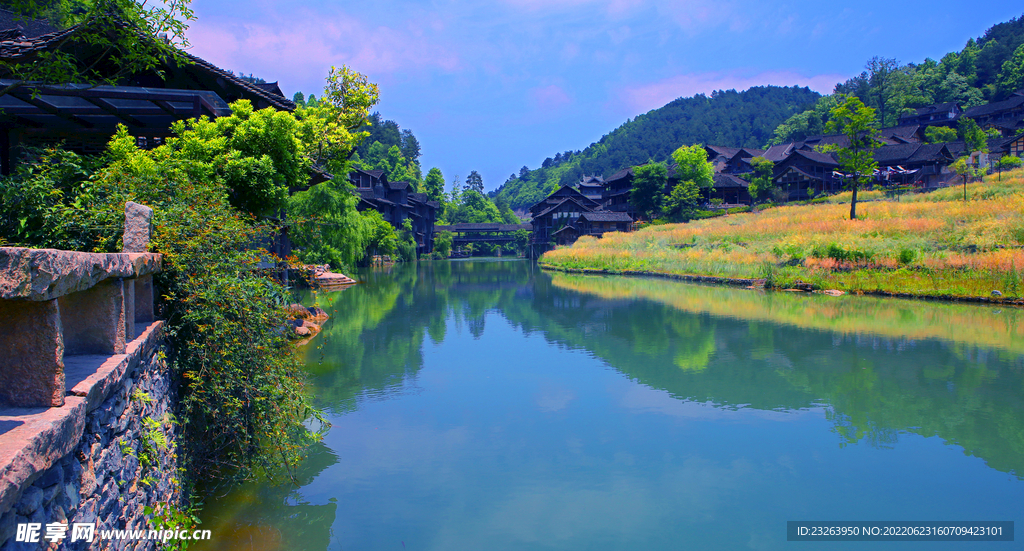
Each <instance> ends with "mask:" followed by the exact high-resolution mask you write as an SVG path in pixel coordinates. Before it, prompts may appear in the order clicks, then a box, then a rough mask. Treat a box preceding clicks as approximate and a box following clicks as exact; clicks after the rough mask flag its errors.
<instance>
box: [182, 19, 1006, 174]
mask: <svg viewBox="0 0 1024 551" xmlns="http://www.w3.org/2000/svg"><path fill="white" fill-rule="evenodd" d="M193 8H194V9H195V12H196V16H197V20H196V21H194V22H193V23H192V25H191V28H190V30H189V33H188V36H189V39H190V41H191V42H192V49H191V51H192V53H194V54H195V55H198V56H200V57H202V58H204V59H207V60H208V61H210V62H212V63H214V64H216V65H218V66H220V67H222V68H224V69H230V70H233V71H244V72H245V73H253V74H255V75H257V76H260V77H262V78H265V79H267V80H269V81H274V80H277V81H279V82H280V84H281V88H282V89H283V90H284V91H285V93H286V94H287V95H289V97H290V96H291V94H293V93H294V92H296V91H300V90H301V91H302V92H304V93H305V94H307V95H308V94H309V93H310V92H313V93H316V94H317V95H320V90H322V89H323V82H324V80H323V79H324V76H325V75H326V74H327V71H328V68H329V67H330V66H331V65H337V66H340V65H342V64H345V65H348V66H350V67H352V68H353V69H355V70H357V71H360V72H362V73H364V74H366V75H368V76H369V77H370V79H371V81H373V82H376V83H377V84H379V85H380V89H381V102H380V104H379V105H378V106H377V108H376V110H379V111H380V112H381V113H382V115H383V116H384V117H385V118H389V119H393V120H395V121H396V122H398V124H399V125H400V126H401V127H402V128H408V129H411V130H412V131H413V132H414V133H415V134H416V137H417V138H419V140H420V145H421V147H422V152H423V156H422V158H421V162H422V164H423V167H424V172H425V171H426V170H427V169H429V168H430V167H433V166H436V167H439V168H440V169H441V170H442V172H443V173H444V175H445V178H446V180H448V181H450V179H451V177H452V176H454V175H458V176H459V177H460V178H461V179H462V180H465V176H466V175H467V174H469V172H470V171H471V170H477V171H478V172H480V174H481V175H483V179H484V185H485V187H486V188H487V189H493V188H495V187H497V186H499V185H501V183H502V182H504V181H505V179H506V178H508V176H509V175H510V174H511V173H513V172H518V170H519V168H520V167H522V166H523V165H526V166H529V167H530V168H536V167H537V166H539V165H540V163H541V162H542V161H543V160H544V158H545V157H548V156H554V154H555V153H557V152H561V151H566V150H570V149H572V150H577V149H583V148H585V147H586V146H587V145H589V144H590V143H592V142H594V141H597V140H598V139H600V137H601V136H602V135H603V134H605V133H607V132H609V131H611V130H612V129H614V128H615V127H617V126H618V125H620V124H621V123H623V122H625V120H626V119H627V118H631V117H635V116H636V115H639V114H641V113H645V112H647V111H649V110H651V109H655V108H658V107H660V106H662V105H664V104H665V103H668V102H669V101H672V100H673V99H675V98H677V97H682V96H691V95H693V94H696V93H700V92H704V93H710V92H711V91H712V90H716V89H730V88H735V89H737V90H742V89H746V88H749V87H750V86H754V85H759V84H776V85H785V86H789V85H794V84H797V85H801V86H809V87H811V88H812V89H814V90H817V91H819V92H822V93H828V92H830V91H831V89H832V86H833V85H834V84H835V83H836V82H838V81H842V80H845V79H846V78H849V77H850V76H853V75H856V74H858V73H860V72H861V71H862V70H863V67H864V64H865V62H866V61H867V60H868V59H869V58H871V57H872V56H875V55H879V56H885V57H895V58H897V59H898V60H899V61H900V62H903V63H905V62H920V61H922V60H923V59H924V58H925V57H932V58H936V59H938V58H939V57H941V56H942V55H943V54H945V53H946V52H949V51H953V50H959V49H960V48H962V47H963V45H964V43H965V42H966V41H967V39H968V38H971V37H977V36H980V35H981V34H982V33H984V31H985V30H986V29H987V28H988V27H990V26H991V25H993V24H995V23H999V22H1002V21H1006V20H1008V19H1010V18H1012V17H1018V16H1021V15H1022V13H1024V8H1022V7H1021V5H1019V4H1016V3H1014V2H984V3H982V4H971V5H966V4H964V3H963V2H941V1H909V2H908V1H898V2H894V1H891V0H890V1H887V2H883V1H874V0H870V1H863V2H859V3H858V4H856V7H848V6H846V5H843V4H840V3H833V2H806V1H803V2H785V1H777V2H764V1H748V0H685V1H660V2H659V1H650V0H492V1H489V2H457V1H452V0H438V1H432V2H431V1H421V2H417V1H403V0H376V1H374V0H371V1H363V2H336V1H330V0H327V1H322V2H318V1H315V0H314V1H305V2H297V1H294V0H251V1H249V2H246V3H245V4H244V6H241V5H239V3H238V2H235V1H230V2H229V1H225V0H217V1H211V0H195V3H194V5H193ZM680 145H681V144H680ZM722 145H730V144H722Z"/></svg>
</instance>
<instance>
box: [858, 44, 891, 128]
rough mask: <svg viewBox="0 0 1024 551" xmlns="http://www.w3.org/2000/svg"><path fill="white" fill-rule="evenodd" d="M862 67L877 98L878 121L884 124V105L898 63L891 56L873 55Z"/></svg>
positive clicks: (886, 101)
mask: <svg viewBox="0 0 1024 551" xmlns="http://www.w3.org/2000/svg"><path fill="white" fill-rule="evenodd" d="M864 68H865V69H867V71H868V83H869V84H870V85H871V87H872V88H873V89H874V93H875V96H876V97H877V100H878V111H879V122H880V123H881V125H882V126H885V125H886V124H887V123H886V120H885V107H886V105H887V104H888V102H889V99H890V98H891V97H892V84H893V80H894V78H893V77H894V73H895V72H896V70H897V69H898V68H899V63H898V62H897V61H896V60H895V59H892V58H884V57H878V56H875V57H873V58H871V59H870V60H868V63H867V65H866V66H865V67H864ZM894 122H895V121H894Z"/></svg>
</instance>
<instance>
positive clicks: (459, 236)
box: [434, 223, 533, 248]
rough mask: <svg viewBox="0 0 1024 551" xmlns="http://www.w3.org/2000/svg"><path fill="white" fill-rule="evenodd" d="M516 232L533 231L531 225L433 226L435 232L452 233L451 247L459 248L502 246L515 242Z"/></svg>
mask: <svg viewBox="0 0 1024 551" xmlns="http://www.w3.org/2000/svg"><path fill="white" fill-rule="evenodd" d="M518 230H526V231H528V232H532V231H533V226H532V225H531V224H490V223H488V224H468V223H466V224H452V225H450V226H434V232H435V235H436V233H437V232H442V231H449V232H452V247H454V248H459V247H461V246H464V245H468V244H470V243H495V244H498V245H504V244H505V243H511V242H513V241H515V233H516V231H518Z"/></svg>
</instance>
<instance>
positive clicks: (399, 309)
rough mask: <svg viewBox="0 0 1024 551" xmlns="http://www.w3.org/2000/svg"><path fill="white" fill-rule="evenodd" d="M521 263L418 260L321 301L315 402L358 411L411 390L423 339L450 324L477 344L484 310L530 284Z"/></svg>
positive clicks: (312, 362) (311, 362)
mask: <svg viewBox="0 0 1024 551" xmlns="http://www.w3.org/2000/svg"><path fill="white" fill-rule="evenodd" d="M530 271H531V268H530V266H529V265H528V264H527V263H525V262H423V263H420V264H419V266H416V265H404V264H399V265H395V266H393V267H392V268H391V269H390V270H388V271H387V272H383V271H367V272H365V273H362V274H359V277H360V279H362V280H363V281H365V282H366V283H365V284H363V285H357V286H355V287H353V288H350V289H347V290H345V291H340V292H335V293H328V294H325V295H323V296H321V297H319V303H320V304H321V306H322V307H323V308H324V309H325V310H327V312H328V313H329V314H330V315H331V321H330V322H328V323H327V324H326V325H325V326H324V330H323V332H322V333H321V335H322V336H321V337H319V338H318V339H317V340H315V341H313V343H312V346H313V348H311V349H310V350H309V351H308V352H307V360H306V361H307V365H308V368H309V372H310V373H311V375H312V376H313V378H314V380H313V386H314V387H315V400H316V403H317V405H318V406H319V407H321V408H323V409H324V410H325V411H328V412H332V411H346V410H351V409H353V408H355V407H356V404H357V400H358V399H359V398H360V397H363V398H373V397H385V396H388V395H391V394H393V393H396V392H402V391H403V389H406V388H409V387H412V386H415V381H416V374H417V373H418V372H419V370H420V369H421V368H422V366H423V356H422V349H423V340H424V337H425V336H429V337H430V339H431V341H433V342H434V343H440V342H443V341H444V339H445V337H446V335H447V332H448V330H449V327H448V326H449V323H451V324H452V326H453V327H454V328H455V329H456V330H460V331H461V330H462V329H463V328H466V329H468V331H469V332H470V334H471V335H473V336H474V337H476V338H479V337H480V336H481V335H482V334H483V331H484V328H485V327H484V319H485V316H486V314H487V312H488V311H491V310H494V309H495V308H496V307H497V306H498V304H499V303H501V302H503V301H505V300H507V298H508V297H511V296H512V295H514V293H515V292H516V290H517V289H521V288H522V287H524V286H526V285H527V283H528V282H529V277H530Z"/></svg>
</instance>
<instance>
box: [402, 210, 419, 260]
mask: <svg viewBox="0 0 1024 551" xmlns="http://www.w3.org/2000/svg"><path fill="white" fill-rule="evenodd" d="M398 258H399V259H400V260H401V261H402V262H415V261H416V236H415V235H414V234H413V232H412V220H409V219H408V218H406V219H405V220H403V221H402V230H401V235H400V236H399V239H398Z"/></svg>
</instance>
